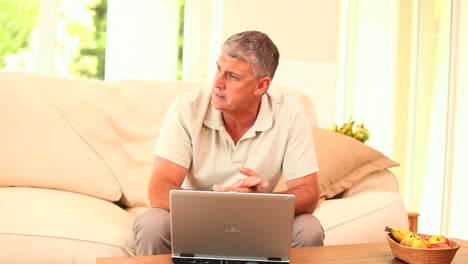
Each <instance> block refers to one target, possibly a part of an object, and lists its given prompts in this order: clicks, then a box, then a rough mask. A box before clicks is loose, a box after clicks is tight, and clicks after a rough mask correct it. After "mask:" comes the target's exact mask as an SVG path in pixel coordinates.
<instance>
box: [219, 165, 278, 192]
mask: <svg viewBox="0 0 468 264" xmlns="http://www.w3.org/2000/svg"><path fill="white" fill-rule="evenodd" d="M237 170H238V171H239V172H240V173H242V174H244V175H246V176H247V178H245V179H240V180H237V181H236V182H234V183H233V184H232V185H231V186H221V185H219V184H215V185H213V191H219V192H228V191H235V192H265V191H264V190H263V188H265V187H268V185H269V184H270V183H269V182H268V181H267V180H265V179H263V178H262V177H261V176H260V175H259V174H258V173H256V172H255V171H253V170H251V169H249V168H237Z"/></svg>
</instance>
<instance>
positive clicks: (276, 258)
mask: <svg viewBox="0 0 468 264" xmlns="http://www.w3.org/2000/svg"><path fill="white" fill-rule="evenodd" d="M267 260H273V261H281V258H279V257H268V258H267Z"/></svg>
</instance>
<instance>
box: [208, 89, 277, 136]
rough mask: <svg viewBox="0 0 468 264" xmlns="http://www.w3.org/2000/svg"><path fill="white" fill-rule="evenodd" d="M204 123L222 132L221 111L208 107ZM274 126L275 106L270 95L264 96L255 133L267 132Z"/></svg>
mask: <svg viewBox="0 0 468 264" xmlns="http://www.w3.org/2000/svg"><path fill="white" fill-rule="evenodd" d="M203 123H204V124H205V125H206V126H207V127H209V128H212V129H216V130H221V129H222V128H223V127H224V121H223V117H222V114H221V111H219V110H217V109H215V108H213V106H212V105H211V103H210V104H209V106H208V111H207V113H206V115H205V120H204V121H203ZM272 124H273V104H272V102H271V97H270V95H269V94H268V93H265V94H264V95H263V96H262V101H261V103H260V109H259V111H258V115H257V119H256V120H255V123H254V125H253V126H252V128H253V130H254V131H265V130H268V129H270V128H271V127H272Z"/></svg>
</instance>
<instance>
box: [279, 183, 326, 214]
mask: <svg viewBox="0 0 468 264" xmlns="http://www.w3.org/2000/svg"><path fill="white" fill-rule="evenodd" d="M283 193H288V194H294V195H295V196H296V207H295V215H300V214H304V213H313V212H314V211H315V208H316V207H317V203H318V199H319V197H318V192H317V190H316V189H315V188H312V187H309V186H298V187H296V188H293V189H290V190H287V191H284V192H283Z"/></svg>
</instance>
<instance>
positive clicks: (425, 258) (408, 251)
mask: <svg viewBox="0 0 468 264" xmlns="http://www.w3.org/2000/svg"><path fill="white" fill-rule="evenodd" d="M418 235H419V236H420V237H422V238H424V239H426V240H427V239H429V238H430V237H431V236H430V235H425V234H418ZM386 237H387V240H388V244H389V245H390V248H391V249H392V252H393V255H395V257H397V258H399V259H401V260H403V261H405V262H408V263H411V264H428V263H431V264H449V263H451V262H452V260H453V258H454V257H455V254H456V253H457V250H458V249H459V248H460V245H459V244H458V243H457V242H454V241H450V245H449V246H450V248H412V247H407V246H403V245H400V244H399V243H398V242H396V241H395V239H394V238H393V236H392V235H391V234H390V233H387V234H386Z"/></svg>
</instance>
